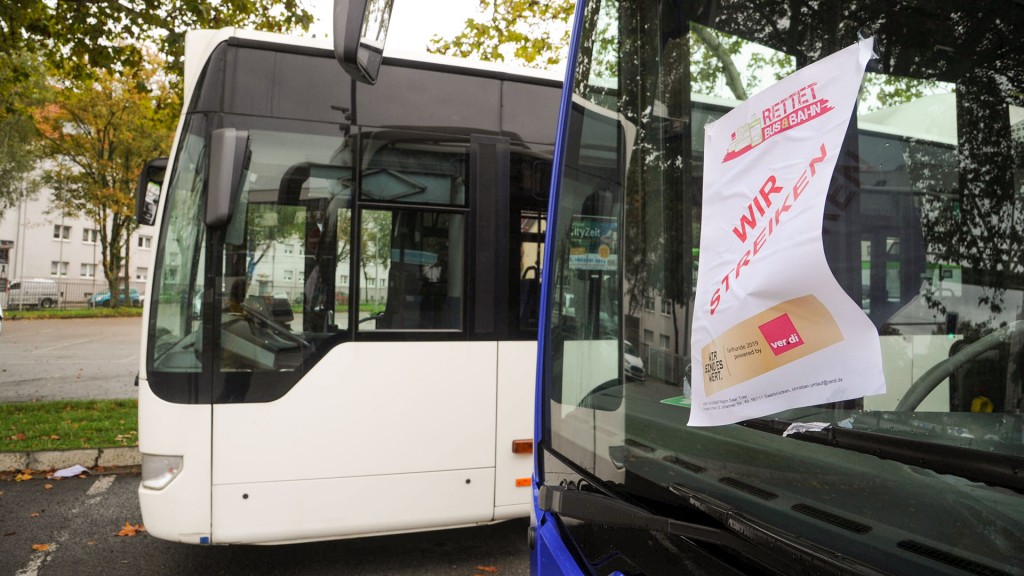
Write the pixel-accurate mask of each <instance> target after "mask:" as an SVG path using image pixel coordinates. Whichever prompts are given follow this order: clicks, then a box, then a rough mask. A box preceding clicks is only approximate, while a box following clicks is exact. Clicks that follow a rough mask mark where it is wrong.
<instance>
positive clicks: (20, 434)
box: [11, 432, 28, 440]
mask: <svg viewBox="0 0 1024 576" xmlns="http://www.w3.org/2000/svg"><path fill="white" fill-rule="evenodd" d="M11 440H28V436H25V433H24V432H18V433H17V434H15V435H14V436H11Z"/></svg>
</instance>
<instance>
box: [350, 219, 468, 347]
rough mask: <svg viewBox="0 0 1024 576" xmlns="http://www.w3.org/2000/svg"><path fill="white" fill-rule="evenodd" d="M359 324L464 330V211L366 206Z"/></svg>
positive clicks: (364, 327)
mask: <svg viewBox="0 0 1024 576" xmlns="http://www.w3.org/2000/svg"><path fill="white" fill-rule="evenodd" d="M361 221H362V233H361V236H362V242H363V246H362V249H361V253H362V258H361V260H360V262H359V273H360V278H361V280H362V285H363V288H361V289H360V294H361V301H360V306H359V315H360V321H359V329H360V330H459V329H461V328H462V286H463V270H464V267H463V266H464V264H463V259H464V254H465V240H464V235H465V227H464V223H463V221H464V217H463V216H462V215H461V214H447V213H439V212H421V211H414V210H364V211H363V212H362V220H361Z"/></svg>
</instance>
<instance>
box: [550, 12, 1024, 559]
mask: <svg viewBox="0 0 1024 576" xmlns="http://www.w3.org/2000/svg"><path fill="white" fill-rule="evenodd" d="M655 4H658V3H649V2H641V1H634V0H617V1H615V0H595V1H591V2H589V3H588V4H587V6H586V12H585V14H584V16H583V17H584V20H583V21H584V24H585V31H586V32H585V33H584V34H583V36H582V41H581V46H580V53H579V55H578V57H577V59H576V61H575V63H574V68H573V75H574V82H575V86H574V91H573V97H572V107H571V111H570V117H569V122H570V125H569V129H568V130H566V131H565V134H566V135H567V136H568V137H567V140H566V141H565V142H564V144H565V145H566V148H565V156H564V164H563V166H562V180H561V183H560V192H559V197H558V199H557V219H556V221H555V222H554V223H553V224H552V226H553V230H554V234H555V238H554V241H553V242H552V244H553V251H552V257H553V262H552V263H553V272H554V273H553V275H552V276H551V282H552V284H551V286H550V291H549V297H550V299H551V301H550V303H549V306H548V310H549V311H550V314H549V317H548V318H547V322H548V324H547V326H546V330H547V332H546V337H545V345H546V346H547V350H546V353H545V354H544V357H545V362H546V364H545V366H544V382H545V390H544V397H545V403H544V405H543V410H544V412H545V430H546V432H547V434H546V438H545V448H547V449H548V450H549V452H550V453H551V454H556V455H558V456H559V460H560V461H561V462H568V463H569V464H570V465H571V469H572V470H573V471H574V473H576V474H580V475H582V476H583V477H584V478H586V479H587V480H588V481H590V482H594V483H600V484H601V485H602V486H603V487H604V489H606V490H608V491H610V492H612V493H614V494H618V495H620V496H622V497H624V498H626V499H628V500H630V501H632V502H641V503H644V504H645V505H648V506H649V507H650V508H652V509H653V511H655V512H656V513H659V514H663V515H669V516H672V515H677V516H678V515H680V514H681V513H680V511H679V510H680V506H683V507H684V508H685V504H686V500H685V499H683V498H680V496H679V493H680V492H687V493H689V492H695V493H699V494H703V495H706V496H708V497H710V498H712V499H714V500H715V501H717V502H720V503H722V504H723V505H725V506H727V507H730V508H732V509H734V510H735V511H738V512H740V513H743V514H745V515H747V516H748V517H752V518H755V519H757V520H758V521H760V522H764V523H766V524H767V525H769V526H771V527H773V528H775V529H777V530H780V531H781V530H784V531H786V532H788V533H790V534H792V535H794V536H796V537H798V538H801V539H805V540H806V541H808V542H813V543H814V544H815V545H819V546H822V547H825V548H830V549H833V550H837V551H839V552H841V553H843V554H847V555H849V556H851V557H856V558H858V559H860V560H861V561H863V562H866V563H868V564H875V565H877V566H878V567H880V568H882V569H883V570H885V571H890V572H892V573H925V572H934V571H942V570H948V571H951V572H952V573H957V568H953V567H951V566H961V567H964V566H966V567H967V568H966V569H968V570H969V571H974V572H973V573H1019V572H1020V571H1022V570H1024V563H1022V560H1021V558H1024V539H1022V538H1021V536H1020V534H1022V533H1024V498H1021V496H1020V494H1019V493H1020V491H1021V490H1024V484H1022V482H1021V480H1020V478H1019V476H1018V475H1017V472H1015V470H1017V469H1018V467H1019V466H1020V465H1021V464H1022V463H1024V459H1022V458H1024V419H1022V417H1021V414H1020V409H1021V404H1022V399H1024V389H1022V365H1024V330H1022V328H1021V320H1022V318H1024V297H1022V295H1024V210H1022V202H1024V96H1022V92H1021V87H1022V86H1024V46H1022V44H1021V41H1022V40H1021V39H1022V38H1024V7H1022V6H1021V5H1020V4H1018V3H1013V2H982V3H972V4H970V5H969V6H965V5H961V3H952V2H940V3H938V4H935V3H931V4H928V5H926V6H925V5H921V4H920V3H917V2H893V1H891V0H887V1H884V2H883V1H879V2H875V1H870V2H857V3H849V2H839V1H831V0H830V1H825V2H811V1H807V2H782V1H730V2H699V1H697V2H685V1H683V0H677V1H674V2H663V3H660V5H658V6H655ZM861 35H866V36H874V38H875V42H876V43H875V48H874V50H875V52H876V53H877V58H876V59H874V60H873V61H872V62H871V63H870V64H869V67H868V72H867V74H866V77H865V80H864V83H863V87H862V90H861V93H860V95H859V97H858V101H857V106H856V111H855V113H854V115H853V118H852V120H851V121H850V127H849V130H848V131H847V133H846V137H845V140H843V143H842V148H841V150H840V151H838V154H837V155H838V160H837V164H836V167H835V170H834V172H833V174H832V176H831V182H830V183H829V184H828V187H827V198H825V202H824V204H825V208H824V214H823V217H822V223H821V240H820V241H821V244H822V250H823V252H824V256H825V260H826V261H827V265H828V269H829V271H830V273H831V275H832V276H834V277H835V280H836V282H837V283H838V284H839V286H841V288H842V291H843V292H845V295H846V297H848V298H849V300H850V301H851V303H852V305H853V306H854V310H856V309H858V308H859V310H860V312H859V313H860V314H863V317H864V318H866V319H867V320H869V321H870V324H871V325H873V329H872V332H873V335H872V337H874V336H875V335H877V338H878V342H879V347H880V350H881V365H882V369H881V372H882V374H883V376H884V381H885V393H884V394H876V395H869V396H861V397H856V398H853V399H846V398H843V399H841V400H837V401H834V402H827V403H815V404H813V405H799V406H793V407H791V408H790V409H788V410H786V411H785V412H779V413H775V414H771V415H770V416H768V417H766V418H763V419H759V420H756V421H746V422H741V423H739V424H732V425H720V426H708V427H692V426H688V425H687V423H688V421H689V419H690V416H691V415H690V410H691V402H692V394H693V390H692V389H691V380H692V378H691V369H692V367H691V358H690V349H691V337H692V335H693V331H694V322H693V315H694V308H695V306H701V305H703V304H704V302H703V301H700V302H698V301H697V300H695V288H696V280H697V271H698V266H699V262H700V260H701V259H711V258H715V257H716V254H715V252H716V251H717V248H716V247H712V248H711V249H710V250H709V249H708V248H707V247H702V246H701V221H702V216H703V214H702V212H703V206H704V205H705V203H707V199H706V198H705V197H704V191H705V182H704V161H705V159H704V148H705V126H706V125H707V124H708V123H709V122H713V121H714V120H716V119H718V118H721V117H722V116H723V115H724V114H726V113H727V112H729V111H730V110H732V109H733V108H734V107H736V106H737V105H738V104H739V103H740V102H742V101H744V100H746V99H747V98H749V97H750V96H752V95H754V94H755V93H757V92H758V91H760V90H763V89H765V88H767V87H769V86H771V85H772V84H774V83H775V82H777V81H778V80H780V79H781V78H783V77H785V76H787V75H789V74H791V73H792V72H794V71H795V70H797V69H801V68H804V67H806V66H808V65H810V64H812V63H814V62H816V61H818V60H820V59H822V58H824V57H826V56H828V55H830V54H833V53H834V52H837V51H839V50H841V49H843V48H846V47H848V46H851V45H853V44H855V43H856V42H857V41H858V38H859V37H861ZM745 136H746V137H747V138H749V137H750V135H749V134H746V135H745ZM742 137H744V134H740V130H737V131H736V133H734V134H733V138H742ZM747 208H748V207H747V206H746V205H744V206H740V207H737V208H736V212H739V211H740V210H742V211H744V212H746V210H747ZM750 209H751V210H754V209H755V206H754V205H753V204H752V205H751V208H750ZM751 214H754V212H751ZM775 223H778V220H777V219H776V221H775ZM705 252H709V253H705ZM758 263H759V262H758V261H757V260H755V261H754V262H753V263H749V266H751V267H753V266H757V265H758ZM737 270H738V269H737ZM737 274H739V272H738V271H737ZM804 280H805V279H803V278H799V277H794V278H791V279H789V281H791V282H794V283H800V282H802V281H804ZM766 349H767V348H766ZM743 352H744V349H743V348H742V347H736V348H734V349H733V350H732V353H734V354H742V353H743ZM698 362H699V360H698ZM698 367H699V366H698ZM705 370H706V367H705ZM776 384H777V385H778V386H779V388H784V387H785V386H789V385H791V384H789V383H787V382H783V381H778V382H776ZM743 386H744V385H743V384H739V385H736V386H733V387H732V388H729V389H728V390H725V391H722V392H721V394H720V395H718V396H715V395H714V394H715V393H716V392H717V391H716V390H714V389H713V388H710V387H709V388H707V390H708V391H709V394H708V396H707V397H708V398H709V399H712V400H717V401H721V402H743V401H744V394H745V392H744V390H745V389H744V387H743ZM793 423H813V424H812V425H811V428H810V429H811V430H812V431H811V432H808V433H797V434H793V435H785V436H784V435H783V432H785V431H787V429H788V428H789V426H790V424H793ZM552 481H554V483H555V484H557V483H558V480H557V479H554V480H553V477H549V478H547V479H546V480H545V482H546V483H549V484H550V483H552ZM673 486H676V487H677V488H678V487H682V488H683V490H676V491H673V490H672V489H671V488H672V487H673ZM691 519H692V518H691ZM569 531H570V532H573V529H572V528H569ZM573 535H574V536H575V537H577V538H580V539H583V536H582V532H580V533H575V532H573ZM583 548H584V554H585V555H587V556H588V558H590V554H591V552H589V551H588V550H591V549H589V548H587V547H586V546H583ZM594 550H596V551H593V554H594V556H593V558H591V559H592V560H593V561H595V562H596V561H597V560H598V558H600V557H602V556H601V555H602V554H606V553H608V551H609V548H608V547H606V546H604V547H603V546H602V545H596V548H595V549H594ZM961 569H962V568H961ZM648 573H656V572H648Z"/></svg>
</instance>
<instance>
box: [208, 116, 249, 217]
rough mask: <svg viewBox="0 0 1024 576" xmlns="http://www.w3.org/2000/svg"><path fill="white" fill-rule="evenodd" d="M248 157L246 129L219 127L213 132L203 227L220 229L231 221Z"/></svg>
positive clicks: (247, 133)
mask: <svg viewBox="0 0 1024 576" xmlns="http://www.w3.org/2000/svg"><path fill="white" fill-rule="evenodd" d="M249 158H250V152H249V132H248V131H247V130H236V129H234V128H221V129H219V130H214V131H213V136H212V137H211V138H210V174H209V181H208V182H209V187H208V189H207V196H206V225H207V226H209V227H210V228H220V227H223V226H226V225H227V224H228V222H231V216H232V215H234V213H235V204H237V203H238V196H239V194H240V193H241V191H242V175H243V174H244V173H245V171H246V170H247V169H248V168H249Z"/></svg>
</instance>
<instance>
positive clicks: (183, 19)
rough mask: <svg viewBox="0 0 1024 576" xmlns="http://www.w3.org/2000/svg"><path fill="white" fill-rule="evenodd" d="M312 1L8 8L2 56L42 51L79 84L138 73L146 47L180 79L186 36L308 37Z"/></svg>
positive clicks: (0, 13) (134, 0) (1, 30)
mask: <svg viewBox="0 0 1024 576" xmlns="http://www.w3.org/2000/svg"><path fill="white" fill-rule="evenodd" d="M305 4H306V1H305V0H219V1H218V2H209V1H206V0H88V1H66V0H59V1H52V0H7V1H5V2H3V3H0V53H6V54H10V53H16V52H21V51H23V50H25V49H34V50H38V51H40V52H41V53H43V54H44V55H45V56H46V57H47V59H48V60H49V61H50V62H51V63H52V64H54V65H55V67H56V68H58V69H60V70H64V71H65V72H64V73H65V74H66V75H68V76H70V77H72V78H81V77H83V76H89V75H91V74H92V72H93V71H94V70H105V69H111V68H114V67H119V66H127V67H133V68H134V67H138V66H140V65H141V64H142V63H143V62H144V61H145V57H144V54H143V50H142V48H143V47H144V46H153V47H156V48H157V49H158V50H159V51H160V53H162V54H164V55H166V57H167V65H168V67H169V68H170V70H171V71H173V72H176V73H178V75H180V72H181V69H182V64H183V55H184V49H185V31H186V30H191V29H196V28H222V27H225V26H243V27H250V28H256V29H259V30H267V31H272V32H285V31H289V30H292V29H295V28H302V29H306V28H308V27H309V25H310V24H311V23H312V22H313V15H312V14H311V13H310V12H309V11H308V10H307V9H306V7H305Z"/></svg>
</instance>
